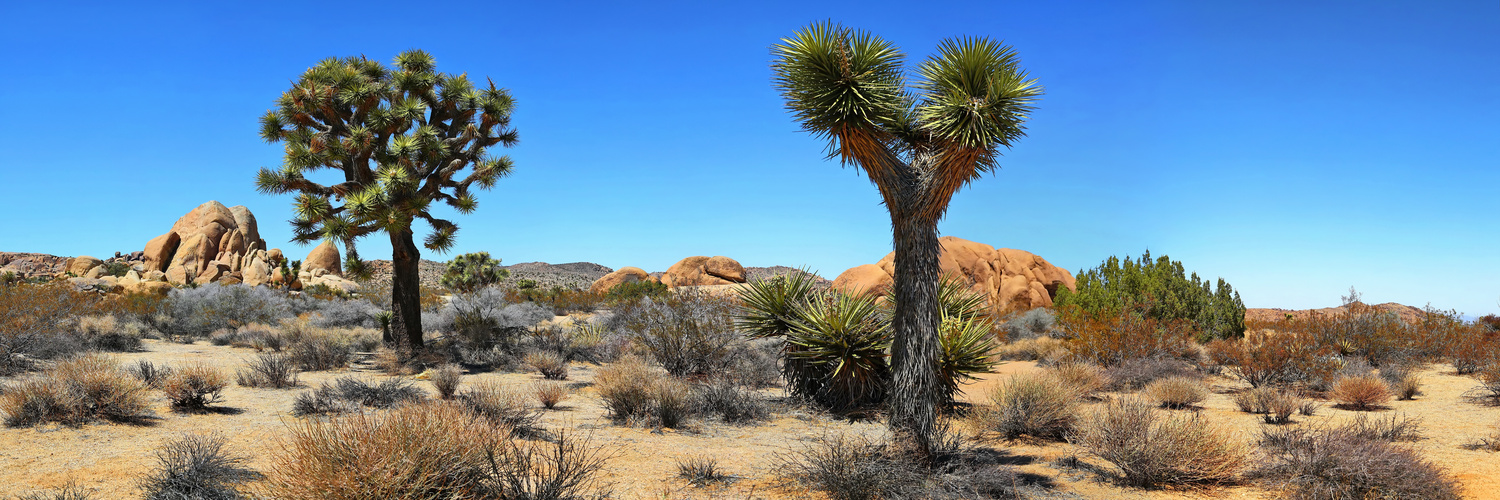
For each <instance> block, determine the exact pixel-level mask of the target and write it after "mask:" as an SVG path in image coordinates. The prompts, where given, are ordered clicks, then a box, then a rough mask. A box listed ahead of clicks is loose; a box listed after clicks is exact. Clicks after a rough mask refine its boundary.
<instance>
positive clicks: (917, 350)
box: [889, 207, 942, 460]
mask: <svg viewBox="0 0 1500 500" xmlns="http://www.w3.org/2000/svg"><path fill="white" fill-rule="evenodd" d="M901 208H906V207H892V210H891V214H892V217H891V226H892V231H893V234H894V237H895V238H894V239H895V241H894V244H895V252H896V256H895V260H896V262H895V264H896V276H895V279H896V283H895V284H894V285H895V289H896V312H895V317H894V318H893V319H894V322H893V323H894V324H893V327H894V328H895V339H894V343H893V344H892V346H891V365H892V368H893V372H894V373H893V377H892V384H891V391H890V399H889V405H890V412H891V414H890V422H889V425H890V429H891V431H892V434H894V435H895V436H896V437H897V438H898V439H905V440H909V442H910V444H911V445H913V446H914V448H915V450H914V451H916V452H917V453H919V454H920V455H921V456H922V457H921V458H922V459H924V460H930V459H931V451H932V435H933V432H934V429H935V427H936V421H937V404H938V397H939V395H940V394H942V387H941V386H940V383H941V382H940V381H939V377H938V356H939V344H938V332H937V326H938V321H940V317H939V314H938V273H939V272H940V271H939V268H938V255H939V252H940V251H941V248H940V247H939V245H938V232H937V221H936V220H930V219H928V218H926V217H923V216H912V215H907V216H904V217H903V216H900V215H898V214H900V213H901V212H902V210H900V209H901Z"/></svg>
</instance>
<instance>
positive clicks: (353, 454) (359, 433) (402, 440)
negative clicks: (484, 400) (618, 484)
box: [264, 403, 607, 500]
mask: <svg viewBox="0 0 1500 500" xmlns="http://www.w3.org/2000/svg"><path fill="white" fill-rule="evenodd" d="M606 458H607V457H606V456H605V455H604V454H603V453H602V452H601V450H600V449H599V448H598V447H596V446H593V445H592V444H591V443H590V442H588V441H587V440H582V441H580V440H579V439H577V438H575V437H572V436H568V435H566V434H564V435H561V436H559V437H558V439H557V440H556V441H555V442H552V443H545V442H544V443H535V442H517V441H515V440H513V439H512V438H511V437H510V431H509V429H506V428H505V427H504V426H495V425H493V424H491V423H490V422H488V421H486V420H484V419H476V418H472V417H471V416H470V415H469V414H468V412H467V411H466V410H465V409H463V408H462V407H461V406H460V405H459V404H456V403H434V404H421V405H411V406H404V407H401V408H397V409H395V410H392V411H391V412H389V413H384V414H353V415H348V416H342V417H335V418H331V419H308V420H303V421H299V422H296V423H293V424H292V429H291V433H290V436H288V437H287V438H286V441H285V445H284V446H283V447H282V452H281V453H279V454H278V455H276V456H274V457H273V458H272V459H271V465H270V469H269V470H268V471H267V474H266V480H265V481H264V484H265V493H266V496H268V497H271V498H285V499H289V500H312V499H356V498H555V499H568V498H592V497H594V496H596V495H598V494H600V493H602V492H601V491H599V490H598V488H599V487H600V484H599V482H598V473H599V472H600V470H601V469H602V468H603V465H604V461H605V459H606Z"/></svg>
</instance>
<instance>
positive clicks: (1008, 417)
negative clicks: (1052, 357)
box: [970, 373, 1079, 439]
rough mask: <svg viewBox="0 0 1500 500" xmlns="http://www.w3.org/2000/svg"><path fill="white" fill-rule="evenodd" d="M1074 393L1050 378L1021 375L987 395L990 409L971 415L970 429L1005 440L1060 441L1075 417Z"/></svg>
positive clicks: (1047, 376) (980, 410) (975, 411)
mask: <svg viewBox="0 0 1500 500" xmlns="http://www.w3.org/2000/svg"><path fill="white" fill-rule="evenodd" d="M1078 398H1079V392H1078V390H1077V389H1075V388H1073V387H1070V386H1068V385H1067V383H1066V382H1065V381H1064V380H1062V379H1060V378H1058V377H1056V376H1053V375H1051V374H1046V373H1040V374H1020V375H1016V376H1013V377H1011V378H1010V379H1009V380H1006V381H1004V382H1001V383H1000V384H999V385H997V386H995V388H994V389H993V390H991V391H990V393H989V403H990V404H989V406H982V407H979V408H975V409H974V410H973V411H972V412H971V413H970V421H971V422H972V423H973V425H974V426H975V427H976V428H978V429H980V430H985V431H994V432H998V433H1000V434H1001V435H1003V436H1005V437H1007V438H1012V439H1013V438H1017V437H1020V436H1023V435H1026V436H1033V437H1039V438H1061V437H1063V436H1065V435H1066V434H1067V433H1068V432H1069V431H1071V430H1072V429H1073V425H1074V423H1075V422H1076V420H1077V416H1078Z"/></svg>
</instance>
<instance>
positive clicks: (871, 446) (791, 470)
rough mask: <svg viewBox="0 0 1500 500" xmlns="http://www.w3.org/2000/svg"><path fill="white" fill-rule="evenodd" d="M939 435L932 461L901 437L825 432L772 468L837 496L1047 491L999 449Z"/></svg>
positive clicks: (787, 481) (784, 479) (791, 481)
mask: <svg viewBox="0 0 1500 500" xmlns="http://www.w3.org/2000/svg"><path fill="white" fill-rule="evenodd" d="M939 441H940V442H939V443H938V446H937V447H935V448H937V449H934V450H933V456H932V462H931V463H923V462H922V461H921V459H919V458H918V457H917V455H916V454H915V453H912V451H911V449H910V448H909V447H908V446H907V445H904V444H902V443H883V442H878V441H874V440H872V439H870V438H868V437H864V436H858V435H835V436H826V437H823V438H820V439H816V440H813V441H812V442H809V443H807V444H805V445H803V446H801V447H800V448H793V449H790V450H788V451H786V452H784V453H781V454H779V455H777V456H776V458H775V462H774V465H773V468H774V469H775V470H776V475H777V477H778V480H779V482H781V483H782V484H784V485H787V486H791V485H801V486H805V487H810V488H812V489H815V490H818V491H820V492H822V493H823V494H825V495H826V496H827V497H828V498H831V499H838V500H843V499H876V498H922V499H942V500H947V499H955V500H956V499H961V498H1022V497H1023V496H1024V497H1026V498H1037V497H1038V496H1045V494H1046V492H1044V491H1038V488H1037V487H1035V486H1032V485H1027V484H1026V483H1025V482H1024V481H1023V480H1022V479H1021V478H1020V477H1018V475H1017V474H1016V472H1015V470H1014V469H1013V468H1011V467H1010V466H1009V465H1008V464H1003V463H1001V460H1002V458H1001V457H1003V455H1002V454H1000V453H995V452H994V451H993V450H988V449H982V448H966V447H963V446H961V444H960V443H961V442H962V440H961V438H960V437H958V436H953V435H945V436H942V437H941V438H940V439H939ZM1038 494H1040V495H1038Z"/></svg>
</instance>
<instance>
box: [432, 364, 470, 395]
mask: <svg viewBox="0 0 1500 500" xmlns="http://www.w3.org/2000/svg"><path fill="white" fill-rule="evenodd" d="M463 376H464V370H463V368H459V367H458V365H455V364H451V363H450V364H446V365H443V366H439V367H437V368H435V369H433V370H432V371H431V372H430V374H429V375H428V376H427V381H428V382H432V387H433V388H434V389H437V391H438V396H439V397H441V398H443V399H453V393H454V392H456V391H458V384H459V381H460V379H462V378H463Z"/></svg>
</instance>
